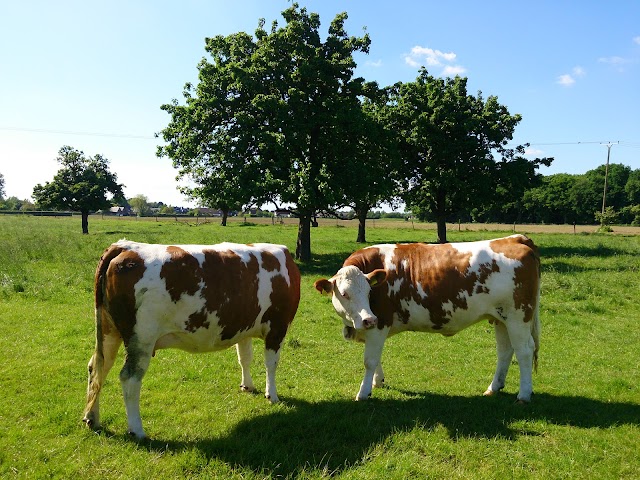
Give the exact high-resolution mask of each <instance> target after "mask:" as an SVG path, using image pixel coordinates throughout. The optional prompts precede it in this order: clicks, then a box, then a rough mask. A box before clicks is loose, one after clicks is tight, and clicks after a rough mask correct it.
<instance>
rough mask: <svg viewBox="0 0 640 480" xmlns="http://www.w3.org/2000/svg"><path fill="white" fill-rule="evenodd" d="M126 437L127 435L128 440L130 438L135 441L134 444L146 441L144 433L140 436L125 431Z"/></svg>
mask: <svg viewBox="0 0 640 480" xmlns="http://www.w3.org/2000/svg"><path fill="white" fill-rule="evenodd" d="M127 435H129V438H131V439H132V440H135V441H136V442H144V441H146V440H148V438H147V435H146V434H145V433H144V432H142V434H137V433H135V432H132V431H131V430H129V431H127Z"/></svg>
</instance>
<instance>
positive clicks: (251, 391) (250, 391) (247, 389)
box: [240, 385, 255, 393]
mask: <svg viewBox="0 0 640 480" xmlns="http://www.w3.org/2000/svg"><path fill="white" fill-rule="evenodd" d="M240 390H241V391H243V392H248V393H253V392H254V391H255V388H254V387H247V386H246V385H240Z"/></svg>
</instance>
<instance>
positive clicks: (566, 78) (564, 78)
mask: <svg viewBox="0 0 640 480" xmlns="http://www.w3.org/2000/svg"><path fill="white" fill-rule="evenodd" d="M556 83H558V84H560V85H562V86H563V87H570V86H572V85H573V84H574V83H576V80H575V78H573V77H572V76H571V75H569V74H568V73H565V74H564V75H560V76H559V77H558V79H557V80H556Z"/></svg>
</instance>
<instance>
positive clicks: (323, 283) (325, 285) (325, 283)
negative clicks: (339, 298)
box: [313, 278, 333, 293]
mask: <svg viewBox="0 0 640 480" xmlns="http://www.w3.org/2000/svg"><path fill="white" fill-rule="evenodd" d="M313 287H314V288H315V289H316V290H317V291H319V292H320V293H331V292H332V291H333V283H332V282H331V280H327V279H326V278H321V279H320V280H316V281H315V282H314V283H313Z"/></svg>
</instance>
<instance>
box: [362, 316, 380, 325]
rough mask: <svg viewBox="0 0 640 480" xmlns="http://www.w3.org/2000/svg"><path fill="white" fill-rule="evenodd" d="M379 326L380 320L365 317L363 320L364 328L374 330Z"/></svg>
mask: <svg viewBox="0 0 640 480" xmlns="http://www.w3.org/2000/svg"><path fill="white" fill-rule="evenodd" d="M377 324H378V319H377V318H376V317H365V318H363V319H362V325H363V326H364V328H373V327H375V326H376V325H377Z"/></svg>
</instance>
